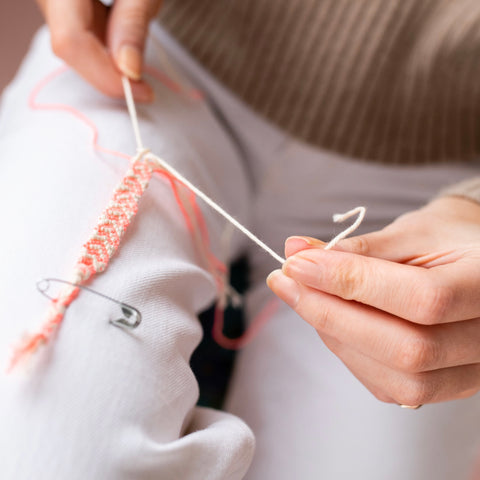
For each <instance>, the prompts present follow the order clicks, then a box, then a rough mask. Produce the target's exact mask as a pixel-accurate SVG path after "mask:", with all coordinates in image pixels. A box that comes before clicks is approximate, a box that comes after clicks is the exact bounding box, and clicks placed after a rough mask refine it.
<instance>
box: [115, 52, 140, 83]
mask: <svg viewBox="0 0 480 480" xmlns="http://www.w3.org/2000/svg"><path fill="white" fill-rule="evenodd" d="M117 64H118V68H119V69H120V71H121V72H122V73H123V74H124V75H126V76H127V77H128V78H131V79H132V80H140V78H141V76H142V52H141V51H140V50H139V49H138V48H137V47H134V46H133V45H123V46H122V47H120V50H119V51H118V55H117Z"/></svg>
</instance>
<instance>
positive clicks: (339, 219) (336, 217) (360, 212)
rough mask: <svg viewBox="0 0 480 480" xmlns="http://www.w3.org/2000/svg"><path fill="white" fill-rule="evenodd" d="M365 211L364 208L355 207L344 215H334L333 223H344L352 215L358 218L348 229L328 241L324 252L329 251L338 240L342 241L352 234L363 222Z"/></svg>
mask: <svg viewBox="0 0 480 480" xmlns="http://www.w3.org/2000/svg"><path fill="white" fill-rule="evenodd" d="M366 211H367V209H366V208H365V207H355V208H353V209H352V210H349V211H348V212H346V213H336V214H335V215H334V216H333V221H334V222H335V223H341V222H344V221H345V220H348V219H349V218H350V217H353V216H354V215H357V214H358V217H357V219H356V220H355V221H354V222H353V223H352V224H351V225H350V226H349V227H348V228H346V229H345V230H344V231H343V232H341V233H339V234H338V235H337V236H336V237H335V238H332V240H330V242H328V244H327V246H326V247H325V250H330V249H331V248H333V247H334V246H335V245H336V244H337V243H338V242H339V241H340V240H343V239H344V238H345V237H348V235H350V234H351V233H353V232H354V231H355V230H356V229H357V228H358V227H359V226H360V224H361V223H362V222H363V219H364V218H365V212H366Z"/></svg>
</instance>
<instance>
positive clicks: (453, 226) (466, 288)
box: [267, 197, 480, 406]
mask: <svg viewBox="0 0 480 480" xmlns="http://www.w3.org/2000/svg"><path fill="white" fill-rule="evenodd" d="M324 245H325V244H324V243H323V242H320V241H318V240H314V239H310V238H305V237H303V238H302V237H292V238H290V239H288V240H287V243H286V255H287V257H288V258H287V261H286V262H285V264H284V266H283V268H282V270H278V271H275V272H273V273H272V274H271V275H270V276H269V278H268V281H267V282H268V285H269V286H270V288H271V289H272V290H273V291H274V292H275V293H276V294H277V295H278V296H279V297H280V298H281V299H282V300H284V301H285V302H286V303H287V304H288V305H290V306H291V307H292V308H293V309H294V310H295V311H296V312H297V313H298V314H299V315H300V316H301V317H302V318H303V319H305V320H306V321H307V322H308V323H310V324H311V325H312V326H313V327H315V329H316V330H317V332H318V334H319V335H320V336H321V338H322V339H323V341H324V342H325V344H326V345H327V346H328V348H329V349H330V350H331V351H332V352H333V353H335V354H336V355H337V356H338V357H339V358H340V359H341V360H342V361H343V363H344V364H345V365H346V366H347V367H348V368H349V369H350V371H351V372H352V373H353V374H354V375H355V376H356V377H357V378H358V379H359V380H360V381H361V382H362V383H363V384H364V385H365V386H366V387H367V388H368V389H369V390H370V391H371V392H372V393H373V394H374V395H375V396H376V397H377V398H378V399H379V400H382V401H385V402H394V403H398V404H403V405H410V406H415V405H421V404H425V403H433V402H443V401H447V400H453V399H459V398H465V397H468V396H471V395H473V394H474V393H476V392H477V391H479V390H480V205H478V204H476V203H474V202H472V201H469V200H466V199H462V198H456V197H444V198H440V199H437V200H434V201H432V202H431V203H429V204H428V205H426V206H425V207H423V208H422V209H420V210H417V211H414V212H411V213H408V214H406V215H403V216H401V217H399V218H398V219H397V220H395V221H394V222H393V223H392V224H391V225H389V226H388V227H386V228H385V229H383V230H381V231H379V232H374V233H371V234H367V235H363V236H358V237H354V238H351V239H347V240H343V241H342V242H340V244H339V245H338V246H337V247H336V249H335V250H329V251H326V250H324V249H323V246H324Z"/></svg>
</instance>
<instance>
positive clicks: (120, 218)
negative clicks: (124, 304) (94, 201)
mask: <svg viewBox="0 0 480 480" xmlns="http://www.w3.org/2000/svg"><path fill="white" fill-rule="evenodd" d="M68 70H69V67H67V66H62V67H60V68H57V69H56V70H54V71H53V72H51V73H49V74H48V75H47V76H46V77H44V78H43V79H42V80H41V81H40V82H38V83H37V84H36V85H35V87H34V88H33V90H32V92H31V93H30V95H29V98H28V105H29V107H30V108H31V109H33V110H52V111H64V112H67V113H69V114H71V115H73V116H74V117H75V118H77V119H78V120H80V121H81V122H83V123H84V124H85V125H86V126H87V127H88V128H90V130H91V131H92V146H93V148H94V149H95V150H96V151H98V152H101V153H105V154H108V155H113V156H116V157H119V158H123V159H128V160H132V157H130V156H129V155H127V154H125V153H123V152H119V151H116V150H111V149H108V148H105V147H102V146H101V145H100V144H99V143H98V137H99V132H98V128H97V126H96V125H95V123H94V122H93V121H92V120H90V119H89V118H88V117H87V116H86V115H84V114H83V113H82V112H80V111H79V110H77V109H76V108H74V107H72V106H71V105H66V104H61V103H40V102H38V100H37V97H38V95H39V94H40V93H41V91H42V90H43V89H44V88H45V87H46V86H47V85H48V84H49V83H50V82H51V81H52V80H54V79H55V78H57V77H58V76H60V75H61V74H63V73H65V72H66V71H68ZM145 71H146V72H147V73H148V74H150V75H152V76H153V77H155V78H156V79H157V80H159V81H160V82H162V83H163V84H164V85H165V86H167V88H169V89H171V90H172V91H173V92H175V93H177V94H181V95H186V96H188V97H189V98H191V99H193V100H200V99H203V94H202V93H201V92H200V91H198V90H190V91H185V89H184V88H183V87H182V86H181V85H179V84H177V83H176V82H174V81H173V80H172V79H170V78H169V77H168V76H166V75H165V74H164V73H163V72H161V71H159V70H157V69H155V68H153V67H146V69H145ZM141 160H142V155H138V156H137V157H136V159H133V161H134V163H133V164H132V166H131V169H130V170H129V172H127V175H126V176H125V177H124V179H123V180H122V183H121V185H120V187H119V188H118V189H117V190H116V191H115V193H114V196H113V197H112V200H111V203H110V205H109V207H108V208H107V210H106V211H105V212H104V217H103V218H104V222H103V223H100V224H99V225H97V227H96V229H95V231H94V234H93V236H92V237H91V238H90V240H89V241H88V242H87V243H86V244H85V245H84V250H83V253H82V255H81V257H80V259H79V261H78V262H77V265H76V267H75V270H74V271H75V278H76V279H77V280H76V282H75V283H77V284H81V283H83V282H86V281H88V280H89V279H90V278H91V276H92V275H94V274H96V273H100V272H102V271H104V270H105V268H106V267H107V265H108V263H109V261H110V258H111V256H112V255H113V254H114V252H115V251H116V249H117V248H118V246H119V244H120V240H121V235H119V234H118V231H121V232H122V234H123V233H124V232H125V231H126V229H127V227H128V225H129V224H130V220H131V219H132V218H133V216H134V215H135V214H136V212H137V208H138V207H137V203H138V201H139V200H140V198H141V196H142V195H143V193H144V191H145V189H146V187H147V185H148V181H149V180H150V177H151V175H152V174H153V173H157V174H158V175H159V176H161V177H163V178H164V179H165V180H166V181H168V182H169V184H170V186H171V189H172V193H173V195H174V197H175V200H176V202H177V204H178V207H179V209H180V212H181V213H182V216H183V218H184V220H185V225H186V227H187V230H188V231H189V232H190V234H191V236H192V239H193V240H194V242H195V243H196V244H197V245H198V246H199V247H201V250H202V251H203V253H204V255H205V257H206V260H207V264H208V268H209V270H210V272H211V273H212V275H213V276H214V278H215V281H216V284H217V288H218V291H219V294H220V295H221V296H223V295H224V292H225V284H226V275H227V273H228V269H227V267H226V265H225V264H224V263H223V262H222V261H220V260H219V259H218V258H217V257H216V256H215V255H214V254H213V252H212V250H211V246H210V240H209V235H208V228H207V226H206V222H205V218H204V216H203V214H202V212H201V209H200V207H199V206H198V203H197V200H196V196H195V194H194V193H193V192H192V191H190V190H188V195H187V196H186V200H185V201H184V200H183V199H182V196H181V195H180V191H179V187H180V186H181V187H183V188H185V189H188V187H187V186H186V185H184V184H183V183H182V182H180V181H179V180H178V179H176V178H175V177H174V176H173V175H172V174H170V173H169V172H167V171H165V170H162V169H153V168H150V167H148V165H147V164H146V163H142V162H141ZM187 201H188V205H189V207H190V212H192V214H193V216H192V214H190V213H189V210H188V209H187V208H186V203H185V202H187ZM105 219H106V223H105ZM119 222H120V223H119ZM113 224H115V228H114V227H112V225H113ZM197 232H198V233H199V235H197ZM77 277H78V278H77ZM78 294H79V288H78V287H68V288H67V289H66V290H65V291H63V292H62V293H61V294H60V295H59V297H58V298H57V299H55V300H53V301H52V302H51V304H50V308H49V311H48V312H47V318H46V321H45V322H44V324H43V325H42V326H41V328H40V329H39V330H38V331H37V332H35V333H33V334H31V335H29V336H27V337H26V338H24V339H23V340H22V341H21V342H19V344H18V345H17V346H16V347H15V348H14V351H13V355H12V357H11V360H10V364H9V366H8V368H7V372H8V371H11V370H12V369H13V368H14V367H15V366H16V365H17V364H19V363H21V362H22V361H23V360H24V359H25V358H26V357H28V356H30V355H31V354H32V353H34V352H35V351H36V350H37V349H38V347H39V346H40V345H43V344H46V343H47V342H48V341H49V339H50V338H51V337H52V336H53V334H54V333H55V331H56V330H57V328H58V327H59V326H60V324H61V322H62V320H63V317H64V314H65V311H66V309H67V308H68V306H69V305H70V304H71V303H72V301H73V300H74V299H75V298H76V297H77V295H78ZM277 308H278V302H277V301H274V302H270V303H268V304H267V305H266V307H265V308H264V310H262V312H261V313H260V315H259V316H258V317H257V318H256V319H255V320H254V322H253V323H252V325H251V326H250V328H249V329H248V330H247V331H246V332H245V334H244V335H242V336H241V337H239V338H237V339H231V338H227V337H226V336H225V335H224V334H223V321H224V320H223V310H222V309H220V308H219V306H218V305H217V307H216V308H215V317H214V325H213V329H212V336H213V338H214V340H215V341H216V342H217V343H218V344H219V345H220V346H222V347H224V348H227V349H238V348H241V347H243V346H245V345H246V344H247V343H248V342H250V341H251V340H253V339H254V338H255V337H256V335H257V334H258V332H259V330H260V329H261V328H262V327H263V325H264V324H265V323H266V321H268V319H269V318H270V317H271V315H273V313H274V312H275V311H276V309H277Z"/></svg>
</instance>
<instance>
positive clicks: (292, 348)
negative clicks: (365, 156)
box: [157, 32, 480, 480]
mask: <svg viewBox="0 0 480 480" xmlns="http://www.w3.org/2000/svg"><path fill="white" fill-rule="evenodd" d="M157 35H159V37H160V39H161V41H162V42H163V43H164V44H165V45H167V46H168V47H169V50H170V53H171V55H172V56H173V57H174V58H176V59H177V61H179V62H180V63H181V64H182V65H183V67H184V68H186V69H188V71H189V73H190V74H191V75H192V76H193V78H195V81H196V82H197V83H198V84H200V85H202V86H203V88H204V89H205V90H207V91H208V92H209V93H210V94H211V95H212V101H213V102H215V104H216V106H217V108H218V109H219V110H220V112H221V114H222V116H223V117H224V118H226V119H227V120H228V122H229V126H230V129H231V131H232V133H233V135H234V137H235V138H237V140H238V141H239V142H240V144H241V145H242V150H243V151H244V152H245V155H246V158H247V159H248V160H249V165H250V170H251V172H252V175H253V178H254V180H255V189H256V196H255V200H254V206H253V210H252V211H253V212H254V217H253V220H252V222H253V224H252V228H253V230H254V231H255V233H257V234H258V235H259V236H260V237H261V238H262V239H264V240H265V241H266V243H267V244H269V245H270V246H271V247H273V248H274V249H275V250H276V251H278V252H280V253H282V249H283V243H284V240H285V238H286V237H288V236H289V235H297V234H303V235H312V236H315V237H319V238H322V239H323V240H329V239H330V238H332V237H334V236H335V234H337V233H338V232H339V231H340V230H342V229H343V228H344V226H341V225H334V224H333V222H332V214H333V213H336V212H345V211H347V210H349V209H351V208H352V207H354V206H356V205H365V206H366V207H367V216H366V218H365V220H364V222H363V224H362V225H361V227H360V229H359V233H362V232H363V233H364V232H367V231H372V230H376V229H379V228H382V227H383V226H385V225H387V224H388V223H390V222H391V221H392V220H393V219H394V218H396V217H397V216H399V215H400V214H402V213H405V212H407V211H409V210H413V209H415V208H418V207H420V206H421V205H423V204H425V203H426V202H427V201H428V200H429V199H430V198H432V197H433V196H434V195H435V194H436V192H437V191H438V190H440V189H441V188H442V187H444V186H445V185H449V184H451V183H455V182H458V181H461V180H463V179H465V178H468V177H471V176H473V175H478V173H479V171H480V162H475V163H472V164H468V165H465V164H462V165H458V164H457V165H453V164H452V165H443V166H438V165H436V166H422V167H394V166H379V165H373V164H366V163H361V162H357V161H352V160H351V159H348V158H344V157H339V156H337V155H333V154H332V153H329V152H325V151H320V150H317V149H312V148H310V147H308V146H306V145H303V144H301V143H299V142H297V141H295V140H293V139H292V138H289V137H288V136H286V135H285V134H283V133H282V132H281V131H279V130H278V129H276V128H274V127H272V126H271V125H269V124H267V123H266V122H264V121H262V120H261V119H260V118H259V117H258V116H257V115H255V114H254V113H252V112H251V111H250V110H249V109H248V108H246V107H245V106H244V105H242V104H241V103H240V102H239V101H238V100H236V99H235V98H233V96H232V95H230V94H229V93H228V92H226V91H225V89H223V88H222V87H221V86H219V85H218V83H217V82H215V81H212V79H211V78H210V77H209V76H208V75H206V74H205V73H204V72H203V71H202V69H200V68H199V67H198V66H197V65H195V64H194V63H193V62H192V61H191V60H190V59H189V58H188V56H187V55H186V54H185V52H184V51H183V50H182V49H181V48H179V47H178V46H177V45H176V44H175V43H174V42H172V41H171V40H170V39H169V38H168V36H166V35H165V34H163V33H162V32H158V33H157ZM250 259H251V261H252V264H253V282H254V287H253V289H252V291H251V293H250V295H249V313H250V318H253V317H254V316H255V315H256V314H257V313H258V312H259V310H260V309H261V307H262V306H263V305H264V304H265V302H266V301H267V300H268V299H270V298H271V294H269V293H268V289H267V288H266V287H265V286H264V279H265V276H266V275H267V274H268V273H269V272H270V271H271V270H272V269H274V268H278V266H277V265H276V264H275V262H274V261H272V259H271V258H269V257H268V256H267V255H265V254H264V253H263V252H262V251H261V250H259V249H258V248H257V247H256V246H251V247H250ZM227 407H228V410H229V411H231V412H232V413H234V414H236V415H238V416H240V417H242V418H243V419H245V420H246V421H247V423H248V424H249V426H250V427H251V428H252V429H253V431H254V433H255V437H256V445H257V448H256V453H255V458H254V461H253V464H252V467H251V468H250V470H249V473H248V474H247V476H246V478H247V479H248V480H264V479H275V480H291V479H292V478H298V479H302V480H318V479H328V480H330V479H335V480H350V479H352V478H360V479H365V480H367V479H368V480H385V479H389V480H404V479H409V480H426V479H435V480H452V479H458V480H467V479H468V480H470V479H471V478H473V477H472V476H471V475H472V471H473V469H474V468H475V467H474V464H475V463H478V460H477V459H478V458H480V397H479V395H476V396H474V397H472V398H470V399H466V400H462V401H455V402H449V403H444V404H436V405H428V406H425V407H423V408H422V409H420V410H416V411H411V410H404V409H401V408H399V407H398V406H396V405H387V404H382V403H381V402H379V401H378V400H376V399H375V398H374V397H373V395H371V394H370V393H369V392H368V391H367V390H366V389H365V387H363V386H362V385H361V384H360V383H359V382H358V381H357V380H356V379H355V378H354V377H353V375H351V374H350V372H349V371H348V370H347V369H346V368H345V367H344V366H343V364H342V363H341V362H340V361H339V360H338V359H337V358H336V357H335V356H334V355H333V354H332V353H330V352H329V351H328V349H327V348H326V347H325V346H324V345H323V344H322V342H321V341H320V339H319V338H318V336H317V334H316V332H315V331H314V330H313V329H312V328H311V327H310V326H309V325H308V324H306V323H305V322H304V321H303V320H301V319H300V318H299V317H298V316H297V315H296V314H295V313H294V312H293V311H292V310H290V309H289V308H288V307H286V306H285V305H282V306H281V308H280V310H279V311H278V313H277V314H276V315H275V316H274V317H273V318H272V319H271V320H270V322H269V323H268V324H267V326H266V328H265V329H264V330H263V331H262V332H261V334H260V335H259V336H258V338H257V339H256V340H255V341H254V342H253V343H251V344H250V345H249V346H247V347H246V348H245V349H243V350H242V351H241V352H240V356H239V359H238V361H237V365H236V373H235V375H234V378H233V381H232V386H231V388H230V391H229V396H228V401H227ZM478 479H480V471H478V470H477V472H476V475H475V480H478Z"/></svg>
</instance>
